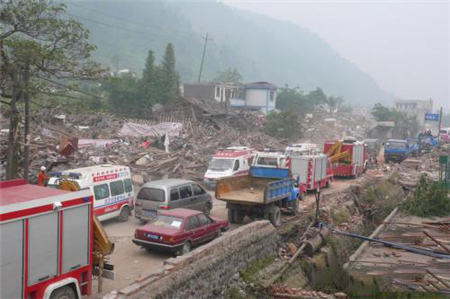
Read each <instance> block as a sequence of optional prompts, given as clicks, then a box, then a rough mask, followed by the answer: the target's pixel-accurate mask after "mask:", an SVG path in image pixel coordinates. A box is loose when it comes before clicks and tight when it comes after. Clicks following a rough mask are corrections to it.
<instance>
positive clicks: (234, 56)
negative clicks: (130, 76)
mask: <svg viewBox="0 0 450 299" xmlns="http://www.w3.org/2000/svg"><path fill="white" fill-rule="evenodd" d="M69 13H70V15H71V16H72V17H74V18H78V19H79V20H80V21H82V22H83V23H84V24H85V25H86V26H87V27H88V28H89V29H90V31H91V38H92V42H93V43H95V44H96V45H97V46H98V50H97V52H96V54H95V58H96V59H97V60H98V61H100V62H102V63H103V64H105V65H108V66H110V67H111V68H113V69H122V68H129V69H131V70H132V71H134V72H136V73H138V75H140V73H141V71H142V68H143V66H144V62H145V58H146V55H147V51H148V50H150V49H151V50H153V51H155V53H156V56H157V59H161V57H162V54H163V51H164V47H165V45H166V44H167V43H169V42H172V43H173V44H174V45H175V51H176V57H177V67H178V70H179V72H180V75H181V79H182V81H183V82H196V80H197V77H198V71H199V66H200V61H201V56H202V51H203V46H204V39H203V38H202V36H204V35H206V33H208V34H209V36H210V37H211V38H212V40H211V41H209V42H208V47H207V51H206V57H205V62H204V68H203V75H202V81H211V80H213V79H214V77H215V76H216V74H217V72H218V71H220V70H224V69H227V68H236V69H237V70H238V71H239V72H240V73H241V74H242V75H243V77H244V81H270V82H273V83H275V84H277V85H278V86H285V85H286V84H288V85H289V86H290V87H295V86H299V87H300V88H301V89H302V90H305V91H309V90H313V89H315V88H316V87H321V88H322V89H323V90H324V91H325V93H326V94H328V95H335V96H343V97H344V98H345V99H346V100H347V101H348V102H350V103H352V104H357V105H363V106H370V105H371V104H373V103H375V102H385V101H386V100H387V98H388V95H387V94H386V92H384V91H383V90H382V89H381V88H380V87H379V86H378V85H377V83H376V82H375V81H374V80H373V78H371V77H370V75H369V74H366V73H364V72H363V71H361V70H360V69H358V68H357V67H356V66H355V65H353V64H352V63H350V62H349V61H348V60H346V59H345V58H344V57H341V56H340V55H339V53H337V52H336V51H335V50H334V49H333V48H332V47H331V46H330V45H329V44H327V43H326V42H324V41H323V40H322V39H321V38H320V37H318V36H317V35H316V34H314V33H313V32H311V31H309V30H307V29H305V28H302V27H300V26H299V25H295V24H293V23H289V22H283V21H278V20H274V19H271V18H270V17H267V16H263V15H259V14H255V13H251V12H248V11H243V10H238V9H236V8H232V7H229V6H227V5H225V4H222V3H217V2H189V3H186V2H167V3H163V2H141V1H139V2H138V1H118V2H111V1H97V2H96V1H89V2H83V1H76V2H69Z"/></svg>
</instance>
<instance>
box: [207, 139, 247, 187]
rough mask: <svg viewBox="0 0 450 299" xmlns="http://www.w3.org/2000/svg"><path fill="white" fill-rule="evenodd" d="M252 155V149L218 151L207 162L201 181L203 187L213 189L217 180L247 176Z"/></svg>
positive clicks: (240, 148)
mask: <svg viewBox="0 0 450 299" xmlns="http://www.w3.org/2000/svg"><path fill="white" fill-rule="evenodd" d="M254 155H255V154H254V151H253V149H250V148H247V147H228V148H226V149H222V150H219V151H218V152H216V154H215V155H214V156H213V157H212V159H211V161H210V162H209V165H208V169H207V170H206V173H205V176H204V179H203V183H204V185H205V187H207V188H209V189H214V188H215V185H216V180H217V179H220V178H224V177H230V176H236V175H245V174H247V173H248V171H249V169H250V165H251V164H252V161H253V157H254Z"/></svg>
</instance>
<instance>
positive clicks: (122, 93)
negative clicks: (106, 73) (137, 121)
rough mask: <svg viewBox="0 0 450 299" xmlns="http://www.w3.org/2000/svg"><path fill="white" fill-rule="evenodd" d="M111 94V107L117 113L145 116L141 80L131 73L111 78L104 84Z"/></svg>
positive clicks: (104, 88) (109, 99) (109, 97)
mask: <svg viewBox="0 0 450 299" xmlns="http://www.w3.org/2000/svg"><path fill="white" fill-rule="evenodd" d="M102 88H103V90H105V91H106V92H107V93H108V94H109V96H108V101H109V109H110V110H111V112H113V113H114V114H116V115H122V116H134V117H143V116H145V111H143V109H142V97H141V96H142V94H141V92H140V82H139V80H138V79H137V78H135V77H134V76H132V75H131V74H123V75H120V76H117V77H112V78H109V79H108V80H107V81H105V82H104V84H102Z"/></svg>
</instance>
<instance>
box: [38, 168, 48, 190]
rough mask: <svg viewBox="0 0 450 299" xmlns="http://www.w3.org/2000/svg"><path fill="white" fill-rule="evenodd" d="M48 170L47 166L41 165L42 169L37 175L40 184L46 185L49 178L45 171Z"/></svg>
mask: <svg viewBox="0 0 450 299" xmlns="http://www.w3.org/2000/svg"><path fill="white" fill-rule="evenodd" d="M46 170H47V168H46V167H45V166H41V171H40V172H39V173H38V176H37V184H38V186H42V187H45V181H46V180H47V174H46V173H45V171H46Z"/></svg>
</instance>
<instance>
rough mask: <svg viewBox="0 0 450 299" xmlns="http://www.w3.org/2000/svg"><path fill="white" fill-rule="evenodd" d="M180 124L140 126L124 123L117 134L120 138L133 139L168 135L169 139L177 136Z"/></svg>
mask: <svg viewBox="0 0 450 299" xmlns="http://www.w3.org/2000/svg"><path fill="white" fill-rule="evenodd" d="M182 128H183V124H182V123H175V122H164V123H159V124H157V125H153V126H149V125H141V124H137V123H125V124H124V125H123V127H122V129H120V132H119V134H120V135H121V136H133V137H160V136H163V135H165V134H168V135H169V136H170V137H174V136H176V137H177V136H179V135H180V132H181V129H182Z"/></svg>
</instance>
